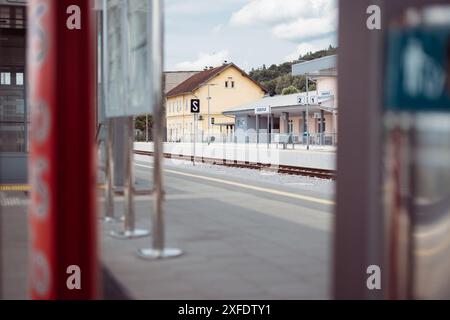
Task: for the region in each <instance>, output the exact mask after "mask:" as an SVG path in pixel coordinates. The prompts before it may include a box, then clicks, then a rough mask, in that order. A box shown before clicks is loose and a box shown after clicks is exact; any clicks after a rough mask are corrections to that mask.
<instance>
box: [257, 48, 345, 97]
mask: <svg viewBox="0 0 450 320" xmlns="http://www.w3.org/2000/svg"><path fill="white" fill-rule="evenodd" d="M336 52H337V48H335V47H333V46H331V45H330V46H329V47H328V49H325V50H319V51H316V52H308V53H306V54H304V55H301V56H299V58H298V59H297V60H294V61H291V62H284V63H282V64H279V65H275V64H272V65H271V66H270V67H268V68H267V67H266V65H265V64H264V65H263V66H262V67H260V68H258V69H252V70H251V71H250V73H249V75H250V77H252V78H253V79H254V80H255V81H258V82H259V83H261V84H262V85H263V86H265V87H266V89H267V90H268V92H269V95H271V96H274V95H279V94H292V93H298V92H304V91H306V78H305V77H304V76H293V75H292V65H293V64H296V63H299V62H304V61H310V60H314V59H318V58H322V57H325V56H330V55H333V54H336ZM309 89H310V90H315V89H316V88H315V84H314V83H312V82H311V83H310V85H309Z"/></svg>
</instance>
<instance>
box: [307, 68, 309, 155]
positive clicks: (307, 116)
mask: <svg viewBox="0 0 450 320" xmlns="http://www.w3.org/2000/svg"><path fill="white" fill-rule="evenodd" d="M306 150H309V75H308V74H306Z"/></svg>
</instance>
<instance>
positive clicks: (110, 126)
mask: <svg viewBox="0 0 450 320" xmlns="http://www.w3.org/2000/svg"><path fill="white" fill-rule="evenodd" d="M102 6H103V11H102V18H103V21H102V47H103V48H102V76H103V78H102V94H103V104H104V105H105V106H106V105H108V103H109V102H108V100H109V99H108V71H109V69H108V6H107V3H106V0H103V2H102ZM113 137H114V120H113V119H108V120H107V137H106V163H105V165H106V168H105V169H106V170H105V171H106V203H105V210H106V212H105V216H104V217H103V220H104V221H105V222H116V221H118V220H119V219H116V218H115V217H114V154H113V140H114V138H113Z"/></svg>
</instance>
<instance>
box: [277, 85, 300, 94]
mask: <svg viewBox="0 0 450 320" xmlns="http://www.w3.org/2000/svg"><path fill="white" fill-rule="evenodd" d="M299 92H300V91H299V90H298V89H297V88H296V87H294V86H289V87H287V88H284V89H283V91H281V94H282V95H283V96H285V95H288V94H294V93H299Z"/></svg>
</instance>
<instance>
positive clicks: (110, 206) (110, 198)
mask: <svg viewBox="0 0 450 320" xmlns="http://www.w3.org/2000/svg"><path fill="white" fill-rule="evenodd" d="M107 121H108V122H107V126H108V128H107V130H108V131H107V138H106V204H105V209H106V211H105V216H104V218H103V221H105V222H117V221H118V219H116V218H115V217H114V155H113V136H114V127H113V126H114V120H113V119H108V120H107Z"/></svg>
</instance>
